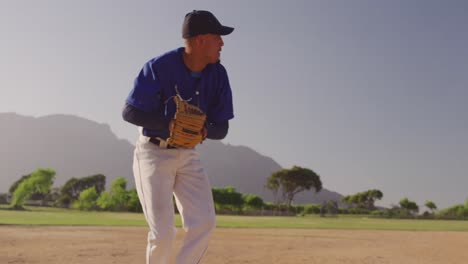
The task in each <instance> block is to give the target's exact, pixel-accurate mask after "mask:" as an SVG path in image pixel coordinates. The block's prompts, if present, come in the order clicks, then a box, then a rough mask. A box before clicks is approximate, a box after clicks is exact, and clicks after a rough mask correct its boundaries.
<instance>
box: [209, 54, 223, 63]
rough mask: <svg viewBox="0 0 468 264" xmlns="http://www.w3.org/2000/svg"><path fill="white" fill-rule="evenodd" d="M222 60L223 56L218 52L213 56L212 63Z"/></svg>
mask: <svg viewBox="0 0 468 264" xmlns="http://www.w3.org/2000/svg"><path fill="white" fill-rule="evenodd" d="M220 61H221V56H220V55H219V54H217V55H216V56H213V57H212V58H211V60H210V62H211V63H218V62H220Z"/></svg>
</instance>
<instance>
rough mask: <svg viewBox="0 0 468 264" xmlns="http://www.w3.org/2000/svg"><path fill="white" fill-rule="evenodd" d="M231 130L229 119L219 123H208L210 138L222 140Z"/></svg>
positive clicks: (207, 129) (207, 128) (208, 135)
mask: <svg viewBox="0 0 468 264" xmlns="http://www.w3.org/2000/svg"><path fill="white" fill-rule="evenodd" d="M228 130H229V121H228V120H226V121H221V122H217V123H208V124H207V125H206V133H207V134H206V137H207V138H209V139H215V140H220V139H223V138H225V137H226V135H227V133H228Z"/></svg>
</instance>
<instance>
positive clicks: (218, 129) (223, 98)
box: [205, 64, 234, 140]
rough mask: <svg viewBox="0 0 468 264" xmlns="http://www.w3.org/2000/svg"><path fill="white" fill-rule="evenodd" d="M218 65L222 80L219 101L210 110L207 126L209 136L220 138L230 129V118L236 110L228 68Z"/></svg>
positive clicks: (219, 87) (219, 88)
mask: <svg viewBox="0 0 468 264" xmlns="http://www.w3.org/2000/svg"><path fill="white" fill-rule="evenodd" d="M217 66H218V67H219V68H218V69H219V74H220V78H219V79H220V80H221V81H220V83H219V86H218V91H217V96H216V99H217V101H216V102H215V103H213V104H212V105H211V107H210V109H209V110H208V119H207V122H206V126H205V128H206V137H207V138H209V139H215V140H220V139H223V138H225V137H226V135H227V133H228V131H229V120H230V119H232V118H234V110H233V104H232V91H231V85H230V84H229V78H228V76H227V72H226V69H225V68H224V66H222V65H221V64H218V65H217Z"/></svg>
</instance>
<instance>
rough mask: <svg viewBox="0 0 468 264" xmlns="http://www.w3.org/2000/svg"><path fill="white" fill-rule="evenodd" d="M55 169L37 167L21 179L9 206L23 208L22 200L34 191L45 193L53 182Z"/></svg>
mask: <svg viewBox="0 0 468 264" xmlns="http://www.w3.org/2000/svg"><path fill="white" fill-rule="evenodd" d="M54 177H55V171H53V170H52V169H41V168H39V169H37V170H36V171H34V172H33V173H31V176H30V177H28V178H27V179H25V180H23V181H22V182H21V183H20V184H19V185H18V187H17V188H16V189H15V191H14V193H13V199H12V201H11V204H10V205H11V207H12V208H14V209H23V206H24V202H25V201H26V200H27V199H28V198H29V197H30V196H31V195H32V194H33V193H35V192H39V193H42V194H47V193H48V192H49V190H50V187H51V186H52V184H53V183H54Z"/></svg>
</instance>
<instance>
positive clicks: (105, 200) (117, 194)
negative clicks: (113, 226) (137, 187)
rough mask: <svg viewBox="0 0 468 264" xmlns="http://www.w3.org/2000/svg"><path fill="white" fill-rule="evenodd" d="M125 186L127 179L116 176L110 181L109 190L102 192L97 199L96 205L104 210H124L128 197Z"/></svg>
mask: <svg viewBox="0 0 468 264" xmlns="http://www.w3.org/2000/svg"><path fill="white" fill-rule="evenodd" d="M126 188H127V180H125V178H124V177H118V178H116V179H115V180H114V181H113V182H112V186H111V190H110V191H109V192H105V191H104V192H102V193H101V195H100V196H99V198H98V200H97V205H98V206H99V207H100V208H101V209H104V210H110V211H125V210H127V202H128V200H129V198H130V195H129V192H127V191H126V190H125V189H126Z"/></svg>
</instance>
